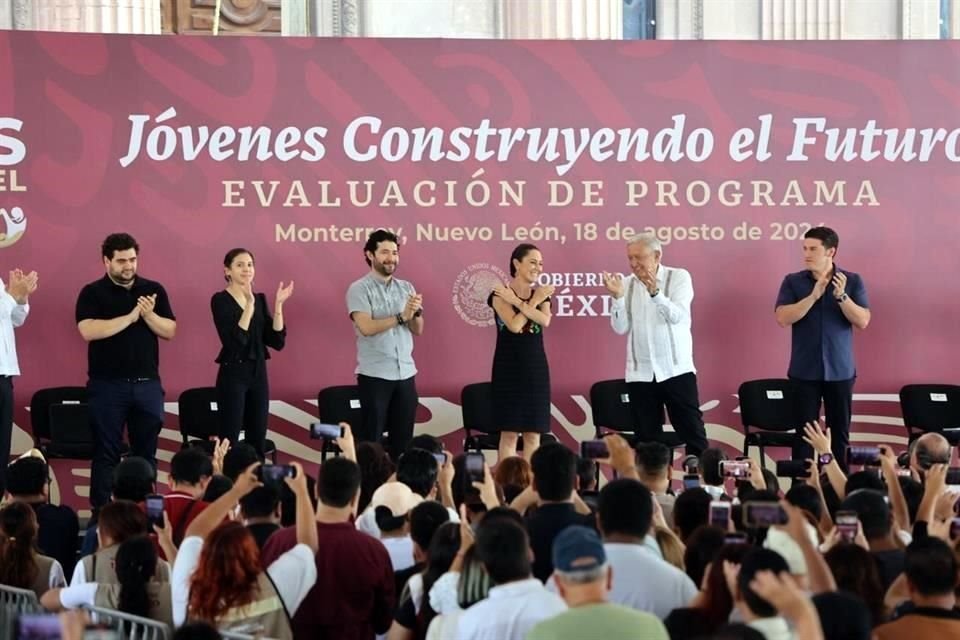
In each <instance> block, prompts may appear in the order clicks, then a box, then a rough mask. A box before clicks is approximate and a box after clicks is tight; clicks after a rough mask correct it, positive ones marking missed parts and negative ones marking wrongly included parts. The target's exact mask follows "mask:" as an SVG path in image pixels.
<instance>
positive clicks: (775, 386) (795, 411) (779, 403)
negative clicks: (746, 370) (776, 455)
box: [737, 378, 813, 465]
mask: <svg viewBox="0 0 960 640" xmlns="http://www.w3.org/2000/svg"><path fill="white" fill-rule="evenodd" d="M737 394H738V396H739V398H740V420H741V422H742V423H743V455H745V456H749V455H750V447H757V448H758V449H759V450H760V464H761V465H763V460H764V449H765V448H766V447H790V448H793V446H794V445H795V444H798V441H800V439H801V438H802V429H803V423H804V416H803V412H802V408H801V406H800V400H799V393H798V390H797V386H796V385H795V384H794V383H793V382H792V381H791V380H787V379H785V378H767V379H763V380H749V381H747V382H744V383H743V384H741V385H740V389H739V391H738V392H737ZM812 418H813V417H812V416H811V419H812ZM751 429H753V431H751Z"/></svg>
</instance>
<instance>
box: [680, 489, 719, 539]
mask: <svg viewBox="0 0 960 640" xmlns="http://www.w3.org/2000/svg"><path fill="white" fill-rule="evenodd" d="M712 500H713V498H712V497H711V496H710V494H709V493H707V491H706V489H703V488H702V487H697V488H696V489H687V490H686V491H684V492H683V493H681V494H680V495H679V496H677V500H676V502H674V503H673V524H674V525H675V526H676V527H677V530H678V531H679V532H680V539H681V540H684V541H685V540H686V539H687V538H689V537H690V536H691V535H692V534H693V532H694V531H696V530H697V528H698V527H702V526H703V525H705V524H707V523H708V522H709V521H710V502H711V501H712Z"/></svg>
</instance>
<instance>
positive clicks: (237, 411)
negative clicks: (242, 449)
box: [217, 360, 270, 458]
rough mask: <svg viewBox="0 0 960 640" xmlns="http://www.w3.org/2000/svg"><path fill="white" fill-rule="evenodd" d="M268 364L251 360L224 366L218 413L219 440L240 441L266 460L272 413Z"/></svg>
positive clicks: (218, 375) (222, 367) (219, 373)
mask: <svg viewBox="0 0 960 640" xmlns="http://www.w3.org/2000/svg"><path fill="white" fill-rule="evenodd" d="M266 365H267V363H266V362H265V361H262V360H261V361H259V362H257V361H253V360H248V361H245V362H238V363H229V364H221V365H220V370H219V371H218V372H217V409H218V411H217V413H219V414H220V437H221V438H230V442H231V443H236V442H237V441H238V440H239V439H240V430H241V429H242V430H243V432H244V441H245V442H247V443H249V444H250V445H252V446H253V447H254V448H255V449H256V450H257V452H258V453H259V454H260V457H261V458H262V457H263V446H264V445H263V443H264V440H265V439H266V437H267V417H268V416H269V414H270V386H269V384H268V383H267V366H266Z"/></svg>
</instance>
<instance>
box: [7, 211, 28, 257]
mask: <svg viewBox="0 0 960 640" xmlns="http://www.w3.org/2000/svg"><path fill="white" fill-rule="evenodd" d="M0 218H3V225H4V228H3V230H2V231H0V249H4V248H6V247H9V246H11V245H13V244H15V243H16V242H17V240H19V239H20V238H22V237H23V233H24V232H25V231H26V230H27V216H26V214H24V213H23V209H21V208H20V207H14V208H12V209H10V211H9V212H7V210H6V209H4V208H3V207H0Z"/></svg>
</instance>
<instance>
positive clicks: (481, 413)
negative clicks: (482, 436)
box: [460, 382, 497, 433]
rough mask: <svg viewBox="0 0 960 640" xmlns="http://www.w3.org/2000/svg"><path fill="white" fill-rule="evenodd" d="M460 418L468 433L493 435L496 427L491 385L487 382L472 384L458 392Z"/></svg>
mask: <svg viewBox="0 0 960 640" xmlns="http://www.w3.org/2000/svg"><path fill="white" fill-rule="evenodd" d="M460 416H461V418H462V419H463V428H464V429H466V430H467V431H468V432H469V431H481V432H483V433H493V432H495V431H496V430H497V425H496V424H494V420H493V385H492V384H491V383H489V382H474V383H473V384H468V385H467V386H465V387H464V388H463V389H462V390H461V391H460Z"/></svg>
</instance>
